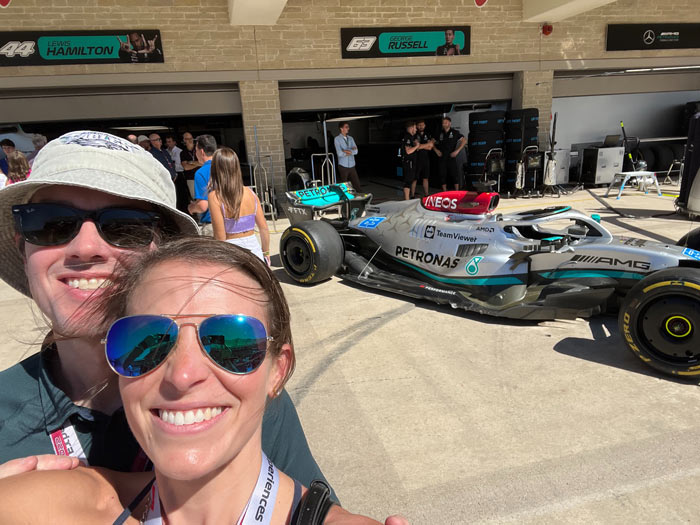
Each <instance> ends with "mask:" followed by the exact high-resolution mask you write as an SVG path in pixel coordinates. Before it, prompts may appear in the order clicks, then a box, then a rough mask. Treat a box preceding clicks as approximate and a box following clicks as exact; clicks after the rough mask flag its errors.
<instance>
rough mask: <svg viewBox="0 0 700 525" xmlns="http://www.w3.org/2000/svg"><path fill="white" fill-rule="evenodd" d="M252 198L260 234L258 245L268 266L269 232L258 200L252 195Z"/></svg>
mask: <svg viewBox="0 0 700 525" xmlns="http://www.w3.org/2000/svg"><path fill="white" fill-rule="evenodd" d="M253 197H254V198H255V201H256V205H257V206H256V210H257V211H256V212H255V225H256V226H257V227H258V231H259V232H260V245H261V247H262V252H263V256H264V257H265V260H266V261H267V265H268V266H269V265H270V230H269V228H268V227H267V220H265V212H264V211H263V209H262V206H261V205H260V199H258V196H257V195H255V193H253Z"/></svg>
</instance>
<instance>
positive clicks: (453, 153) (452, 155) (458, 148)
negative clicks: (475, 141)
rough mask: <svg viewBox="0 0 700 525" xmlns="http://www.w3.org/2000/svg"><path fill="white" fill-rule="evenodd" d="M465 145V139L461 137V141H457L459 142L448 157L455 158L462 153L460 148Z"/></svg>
mask: <svg viewBox="0 0 700 525" xmlns="http://www.w3.org/2000/svg"><path fill="white" fill-rule="evenodd" d="M466 144H467V139H466V138H464V137H462V138H461V139H459V142H458V143H457V147H456V148H455V150H454V151H453V152H452V153H450V157H452V158H455V157H457V155H458V154H459V152H460V151H462V148H464V146H465V145H466Z"/></svg>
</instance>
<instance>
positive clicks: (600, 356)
mask: <svg viewBox="0 0 700 525" xmlns="http://www.w3.org/2000/svg"><path fill="white" fill-rule="evenodd" d="M589 326H590V327H591V335H593V340H590V339H584V338H581V337H567V338H565V339H562V340H561V341H559V342H558V343H557V344H555V345H554V350H556V351H557V352H559V353H560V354H564V355H568V356H571V357H576V358H578V359H585V360H586V361H591V362H593V363H598V364H601V365H606V366H612V367H614V368H619V369H621V370H626V371H628V372H634V373H636V374H642V375H645V376H649V377H656V378H658V379H665V380H666V381H671V382H672V383H678V384H684V385H698V384H700V379H698V378H693V379H691V378H689V379H684V378H679V377H678V378H677V377H673V376H667V375H664V374H662V373H661V372H657V371H656V370H654V369H653V368H651V367H650V366H647V365H645V364H644V363H642V361H641V360H639V359H638V358H636V357H635V356H634V355H632V353H631V352H630V351H629V350H628V349H627V348H625V345H624V343H623V342H622V338H621V337H620V332H619V329H618V325H617V319H615V318H613V317H596V318H593V319H591V320H590V321H589ZM606 330H607V332H606ZM608 334H610V335H608Z"/></svg>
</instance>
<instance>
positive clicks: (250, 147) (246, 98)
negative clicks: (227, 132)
mask: <svg viewBox="0 0 700 525" xmlns="http://www.w3.org/2000/svg"><path fill="white" fill-rule="evenodd" d="M239 85H240V90H241V105H242V107H243V132H244V134H245V141H246V149H247V153H248V162H249V163H250V164H252V165H254V164H255V163H256V161H257V159H256V148H255V133H256V130H257V137H258V141H257V143H258V147H259V150H260V156H261V158H260V164H261V165H262V166H263V167H264V168H265V170H267V177H268V184H270V185H272V186H274V187H275V191H276V192H277V195H278V196H280V197H281V196H282V192H284V191H285V188H286V172H285V171H286V170H285V166H284V145H283V143H282V113H281V112H280V98H279V87H278V84H277V81H275V80H267V81H259V80H255V81H243V82H240V84H239ZM266 155H270V156H271V158H272V164H270V159H269V158H266V157H265V156H266ZM270 166H272V168H270ZM271 169H272V172H271ZM258 173H259V174H260V176H259V178H260V179H261V180H258V181H256V182H257V185H258V188H259V190H258V193H260V191H262V188H263V187H264V183H263V181H262V177H263V175H262V171H261V170H259V171H258Z"/></svg>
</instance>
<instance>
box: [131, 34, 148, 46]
mask: <svg viewBox="0 0 700 525" xmlns="http://www.w3.org/2000/svg"><path fill="white" fill-rule="evenodd" d="M129 41H130V42H131V45H132V46H134V49H143V48H144V47H146V43H145V42H144V41H143V39H142V38H141V35H139V34H138V33H131V34H130V35H129Z"/></svg>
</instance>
